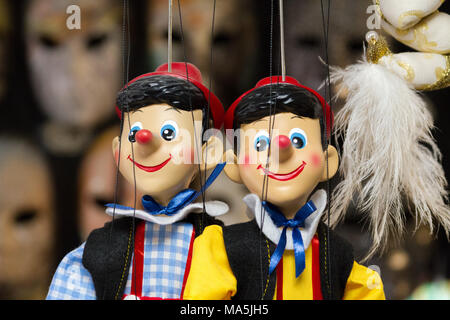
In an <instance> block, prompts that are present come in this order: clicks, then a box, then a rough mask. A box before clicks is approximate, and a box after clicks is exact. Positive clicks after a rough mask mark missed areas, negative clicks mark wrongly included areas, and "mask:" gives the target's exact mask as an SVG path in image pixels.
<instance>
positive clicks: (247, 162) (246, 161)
mask: <svg viewBox="0 0 450 320" xmlns="http://www.w3.org/2000/svg"><path fill="white" fill-rule="evenodd" d="M251 163H252V160H251V158H250V156H249V155H248V154H247V155H245V156H244V158H243V159H242V165H243V166H244V167H245V168H248V166H249V165H250V164H251Z"/></svg>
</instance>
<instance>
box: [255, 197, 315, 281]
mask: <svg viewBox="0 0 450 320" xmlns="http://www.w3.org/2000/svg"><path fill="white" fill-rule="evenodd" d="M262 205H263V207H264V209H265V210H266V212H267V213H268V214H269V216H270V218H271V219H272V221H273V222H274V223H275V225H276V226H277V227H284V228H283V232H282V233H281V237H280V241H279V242H278V245H277V248H276V249H275V252H274V253H273V255H272V257H271V259H270V264H269V273H272V272H273V270H275V268H276V266H277V265H278V263H279V262H280V260H281V258H282V257H283V252H284V249H285V248H286V229H287V228H292V240H293V243H294V254H295V276H296V277H298V276H299V275H300V274H301V273H302V272H303V270H305V246H304V244H303V238H302V234H301V232H300V230H299V229H298V228H299V227H302V228H304V227H305V220H306V218H308V217H309V216H310V215H311V213H313V212H314V211H316V210H317V208H316V206H315V205H314V203H313V202H312V200H310V201H308V202H307V203H306V204H305V205H304V206H303V207H301V208H300V210H298V211H297V213H296V214H295V217H294V218H293V219H290V220H288V219H286V218H285V216H284V215H283V214H282V213H280V211H279V209H278V208H277V207H276V206H274V205H273V204H271V203H269V202H266V201H263V202H262Z"/></svg>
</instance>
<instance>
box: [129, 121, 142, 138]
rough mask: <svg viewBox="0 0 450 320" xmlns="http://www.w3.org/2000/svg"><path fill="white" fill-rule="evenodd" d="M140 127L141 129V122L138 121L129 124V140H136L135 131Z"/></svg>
mask: <svg viewBox="0 0 450 320" xmlns="http://www.w3.org/2000/svg"><path fill="white" fill-rule="evenodd" d="M141 129H142V123H140V122H135V123H133V125H132V126H131V130H130V133H129V134H128V140H129V141H130V142H136V133H137V132H138V131H139V130H141Z"/></svg>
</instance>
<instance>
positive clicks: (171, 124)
mask: <svg viewBox="0 0 450 320" xmlns="http://www.w3.org/2000/svg"><path fill="white" fill-rule="evenodd" d="M160 134H161V137H162V138H163V139H164V140H166V141H172V140H173V139H175V138H176V137H177V134H178V125H177V123H176V122H175V121H170V120H169V121H166V122H164V123H163V125H162V127H161V131H160Z"/></svg>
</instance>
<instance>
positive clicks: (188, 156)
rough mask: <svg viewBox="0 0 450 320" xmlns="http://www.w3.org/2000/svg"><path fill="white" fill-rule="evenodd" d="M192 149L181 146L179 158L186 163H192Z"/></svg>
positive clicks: (193, 155) (193, 154)
mask: <svg viewBox="0 0 450 320" xmlns="http://www.w3.org/2000/svg"><path fill="white" fill-rule="evenodd" d="M194 157H195V153H194V149H192V148H183V149H181V151H180V158H181V159H183V160H184V161H185V163H186V164H193V163H194Z"/></svg>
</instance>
